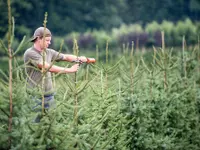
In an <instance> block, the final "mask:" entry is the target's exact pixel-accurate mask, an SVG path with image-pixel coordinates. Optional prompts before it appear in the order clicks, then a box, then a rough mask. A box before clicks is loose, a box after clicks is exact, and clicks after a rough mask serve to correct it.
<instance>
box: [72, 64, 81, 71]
mask: <svg viewBox="0 0 200 150" xmlns="http://www.w3.org/2000/svg"><path fill="white" fill-rule="evenodd" d="M78 69H79V64H75V65H73V66H72V67H71V68H70V72H77V71H78Z"/></svg>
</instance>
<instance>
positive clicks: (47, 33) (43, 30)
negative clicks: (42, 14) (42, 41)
mask: <svg viewBox="0 0 200 150" xmlns="http://www.w3.org/2000/svg"><path fill="white" fill-rule="evenodd" d="M43 36H45V37H48V36H51V31H50V30H49V29H47V28H44V27H39V28H37V29H36V30H35V32H34V35H33V37H32V38H31V40H30V41H31V42H34V41H35V40H36V39H37V38H38V37H39V38H41V37H43Z"/></svg>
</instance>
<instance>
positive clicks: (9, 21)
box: [7, 0, 13, 147]
mask: <svg viewBox="0 0 200 150" xmlns="http://www.w3.org/2000/svg"><path fill="white" fill-rule="evenodd" d="M7 3H8V25H9V27H8V55H9V62H8V63H9V93H10V97H9V98H10V105H9V106H10V114H9V122H8V131H9V132H11V130H12V115H13V100H12V51H11V34H12V33H11V7H10V0H7ZM8 142H9V147H11V137H9V141H8Z"/></svg>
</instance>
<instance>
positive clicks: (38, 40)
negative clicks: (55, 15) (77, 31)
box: [31, 27, 52, 49]
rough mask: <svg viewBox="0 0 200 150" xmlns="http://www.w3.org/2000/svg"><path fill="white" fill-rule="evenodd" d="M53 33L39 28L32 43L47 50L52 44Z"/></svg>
mask: <svg viewBox="0 0 200 150" xmlns="http://www.w3.org/2000/svg"><path fill="white" fill-rule="evenodd" d="M51 36H52V35H51V32H50V30H49V29H47V28H44V27H39V28H37V29H36V30H35V32H34V35H33V37H32V39H31V42H34V44H35V45H37V47H38V48H40V49H45V48H47V47H48V46H49V44H51Z"/></svg>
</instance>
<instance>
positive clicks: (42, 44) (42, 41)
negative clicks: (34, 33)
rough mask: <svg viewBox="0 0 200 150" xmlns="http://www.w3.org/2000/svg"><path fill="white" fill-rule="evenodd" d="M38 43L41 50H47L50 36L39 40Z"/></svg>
mask: <svg viewBox="0 0 200 150" xmlns="http://www.w3.org/2000/svg"><path fill="white" fill-rule="evenodd" d="M39 43H40V48H41V49H46V48H48V47H49V45H50V44H51V36H48V37H44V38H41V39H39Z"/></svg>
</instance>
